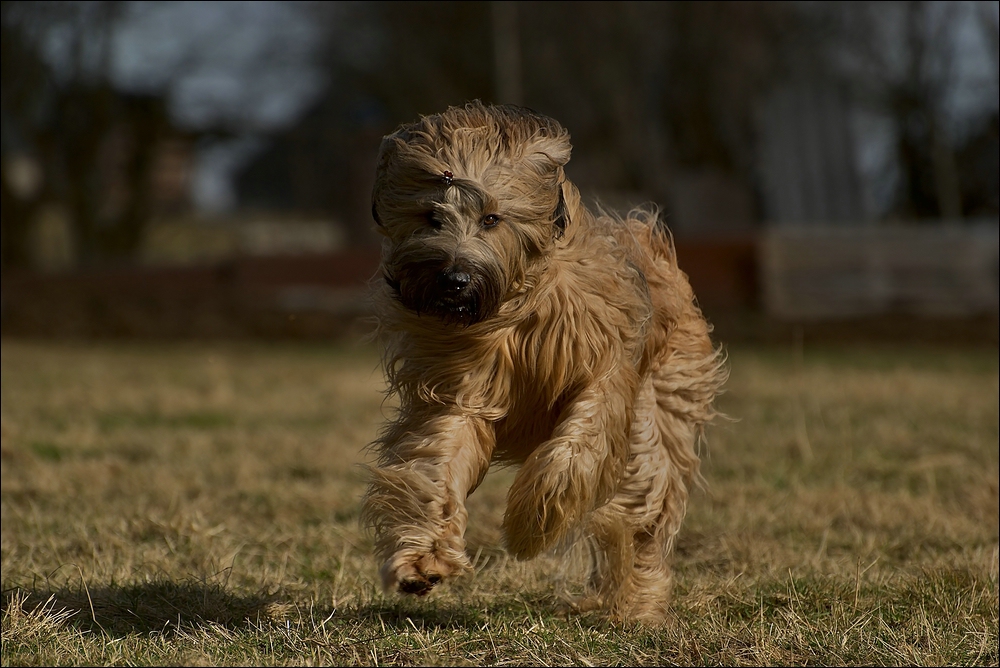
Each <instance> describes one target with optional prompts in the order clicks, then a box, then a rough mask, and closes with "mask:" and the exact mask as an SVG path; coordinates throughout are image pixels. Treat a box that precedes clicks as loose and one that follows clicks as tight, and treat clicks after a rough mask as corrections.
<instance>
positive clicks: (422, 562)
mask: <svg viewBox="0 0 1000 668" xmlns="http://www.w3.org/2000/svg"><path fill="white" fill-rule="evenodd" d="M466 569H467V565H466V564H463V563H455V562H454V561H452V560H449V559H447V558H446V557H444V556H443V555H440V554H437V553H434V552H432V553H428V554H415V553H407V554H397V555H396V556H395V557H393V558H392V559H390V560H389V561H387V562H386V563H385V565H384V566H382V573H381V574H382V586H383V587H384V588H385V590H386V591H393V590H396V591H399V593H401V594H415V595H417V596H424V595H425V594H427V593H429V592H430V591H431V589H433V588H434V587H435V586H437V585H438V584H439V583H440V582H442V581H443V580H445V579H446V578H449V577H452V576H455V575H458V574H460V573H462V572H463V571H465V570H466Z"/></svg>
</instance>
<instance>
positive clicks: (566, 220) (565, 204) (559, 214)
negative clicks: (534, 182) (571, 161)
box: [552, 167, 580, 239]
mask: <svg viewBox="0 0 1000 668" xmlns="http://www.w3.org/2000/svg"><path fill="white" fill-rule="evenodd" d="M559 172H560V177H561V180H560V182H559V204H558V205H556V211H555V216H554V220H553V222H552V224H553V226H554V227H555V236H556V239H560V238H562V236H563V235H564V234H565V233H566V228H567V227H568V226H569V225H572V224H573V219H574V218H575V216H576V213H577V211H579V210H580V191H579V190H577V189H576V186H574V185H573V184H572V183H571V182H570V181H569V180H568V179H567V178H566V175H565V174H563V173H562V168H561V167H560V168H559Z"/></svg>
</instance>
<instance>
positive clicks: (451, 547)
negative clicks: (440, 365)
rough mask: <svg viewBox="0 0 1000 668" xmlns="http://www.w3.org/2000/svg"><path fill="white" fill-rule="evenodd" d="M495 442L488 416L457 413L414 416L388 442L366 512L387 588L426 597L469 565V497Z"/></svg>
mask: <svg viewBox="0 0 1000 668" xmlns="http://www.w3.org/2000/svg"><path fill="white" fill-rule="evenodd" d="M494 443H495V437H494V434H493V429H492V426H491V425H490V424H489V423H487V421H485V420H483V419H481V418H478V417H474V416H468V415H454V414H445V415H434V416H426V415H423V416H419V417H417V416H413V415H412V414H411V417H410V419H406V420H403V421H400V422H398V423H396V424H395V425H393V426H392V428H391V429H390V430H389V432H388V433H387V434H386V436H385V437H384V438H383V439H382V449H381V453H380V464H379V466H378V467H377V468H374V469H372V471H371V472H372V482H371V486H370V487H369V489H368V493H367V495H366V496H365V500H364V509H363V517H364V519H365V520H367V522H368V524H370V525H371V526H372V527H374V529H375V551H376V554H377V555H378V556H379V558H380V559H382V560H383V565H382V568H381V571H380V573H381V576H382V585H383V587H384V588H385V589H386V590H387V591H390V590H393V589H398V590H399V591H401V592H403V593H407V594H417V595H423V594H426V593H427V592H429V591H430V590H431V589H432V588H433V587H434V585H436V584H437V583H438V582H440V581H441V580H443V579H445V578H447V577H450V576H453V575H458V574H460V573H462V572H464V571H466V570H468V569H469V568H470V564H469V558H468V556H467V555H466V554H465V527H466V522H467V519H468V514H467V512H466V509H465V499H466V497H467V496H468V495H469V493H471V492H472V490H474V489H475V488H476V487H477V486H478V485H479V483H480V482H481V481H482V479H483V477H484V476H485V475H486V471H487V470H488V469H489V465H490V457H491V455H492V453H493V446H494Z"/></svg>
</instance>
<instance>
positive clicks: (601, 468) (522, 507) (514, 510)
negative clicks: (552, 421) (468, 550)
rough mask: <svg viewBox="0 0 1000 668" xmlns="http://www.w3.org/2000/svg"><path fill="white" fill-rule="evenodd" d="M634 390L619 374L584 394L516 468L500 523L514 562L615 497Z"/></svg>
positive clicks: (552, 541) (633, 383)
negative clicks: (549, 434) (548, 437)
mask: <svg viewBox="0 0 1000 668" xmlns="http://www.w3.org/2000/svg"><path fill="white" fill-rule="evenodd" d="M636 384H637V379H636V378H634V377H632V375H631V374H628V373H625V372H623V373H617V374H610V375H606V376H605V377H604V378H603V380H602V382H599V383H594V384H593V385H592V386H590V387H587V388H585V389H584V390H582V391H581V392H580V393H579V394H578V395H577V396H576V397H575V399H574V400H573V401H572V402H571V403H570V404H569V405H568V406H567V407H566V409H565V410H564V411H563V415H562V416H561V417H560V420H559V423H558V424H557V425H556V428H555V430H554V432H553V434H552V438H550V439H549V440H548V441H546V442H545V443H542V444H541V445H540V446H539V447H538V448H537V449H536V450H535V451H534V452H532V453H531V455H530V456H529V457H528V458H527V460H526V461H525V462H524V464H523V465H522V466H521V469H520V470H519V471H518V473H517V476H516V477H515V478H514V483H513V484H512V485H511V488H510V492H509V493H508V495H507V512H506V513H505V514H504V520H503V523H504V532H505V533H506V535H507V547H508V549H509V550H510V551H511V552H512V553H513V554H514V555H515V556H516V557H518V558H519V559H527V558H530V557H533V556H535V555H537V554H538V553H539V552H541V551H543V550H545V549H548V548H549V547H552V546H553V545H554V544H555V543H556V542H558V541H559V540H560V539H561V538H563V537H564V536H565V535H566V534H567V533H568V532H569V531H570V530H571V529H572V528H573V527H574V526H576V525H578V524H579V523H580V522H581V521H582V520H583V519H584V517H585V516H586V514H587V513H589V512H590V511H591V510H593V509H594V508H595V507H597V506H600V505H602V504H604V503H606V502H607V501H608V500H609V499H610V498H611V496H612V495H613V494H614V492H615V490H616V489H617V486H618V484H619V482H620V481H621V477H622V475H623V473H624V470H625V462H626V461H627V459H628V451H629V445H628V439H629V426H630V424H631V421H632V412H633V403H634V398H635V392H636V389H635V386H636Z"/></svg>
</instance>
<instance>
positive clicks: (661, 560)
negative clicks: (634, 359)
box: [589, 378, 693, 623]
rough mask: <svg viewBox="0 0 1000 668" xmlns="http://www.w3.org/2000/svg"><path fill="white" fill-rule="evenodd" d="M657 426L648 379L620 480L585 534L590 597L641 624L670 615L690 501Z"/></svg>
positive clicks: (659, 419) (659, 421)
mask: <svg viewBox="0 0 1000 668" xmlns="http://www.w3.org/2000/svg"><path fill="white" fill-rule="evenodd" d="M662 427H663V425H662V416H661V415H660V411H659V409H658V406H657V397H656V390H655V389H654V382H653V379H652V378H647V379H646V381H645V383H644V384H643V388H642V390H641V391H640V393H639V396H638V397H637V398H636V403H635V419H634V420H633V422H632V429H631V438H630V452H629V460H628V464H627V467H626V472H625V476H624V478H623V479H622V482H621V484H620V485H619V487H618V491H617V492H616V494H615V496H614V498H613V499H612V500H611V502H610V503H608V504H607V505H605V506H603V507H602V508H600V509H598V510H597V511H596V512H595V513H594V514H593V517H592V519H591V522H590V527H589V530H590V534H591V540H592V541H594V543H595V547H596V548H597V549H596V555H595V558H596V562H595V564H594V569H593V574H592V576H591V582H590V588H591V596H592V597H597V598H598V599H599V600H600V601H601V603H602V605H603V607H605V608H606V609H608V611H609V612H610V613H611V615H612V616H614V617H617V618H620V619H634V620H638V621H643V622H646V623H658V622H660V621H662V620H663V618H664V615H665V614H666V610H667V608H668V604H669V600H670V590H671V587H672V584H673V577H672V575H671V572H670V567H669V563H668V556H669V553H670V548H671V543H672V540H673V536H674V535H675V534H676V532H677V530H678V529H679V527H680V524H681V520H682V519H683V517H684V509H685V504H686V501H687V494H688V491H687V484H686V482H685V480H684V476H683V474H682V471H681V470H680V469H679V468H678V467H677V466H676V465H675V464H674V462H672V461H671V459H670V456H669V450H668V448H666V447H664V444H663V438H664V437H665V436H666V434H665V433H664V432H663V429H662ZM670 436H671V437H674V438H682V439H683V438H686V437H687V436H688V435H686V434H683V433H672V434H670ZM690 436H691V440H692V443H693V434H691V435H690Z"/></svg>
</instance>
